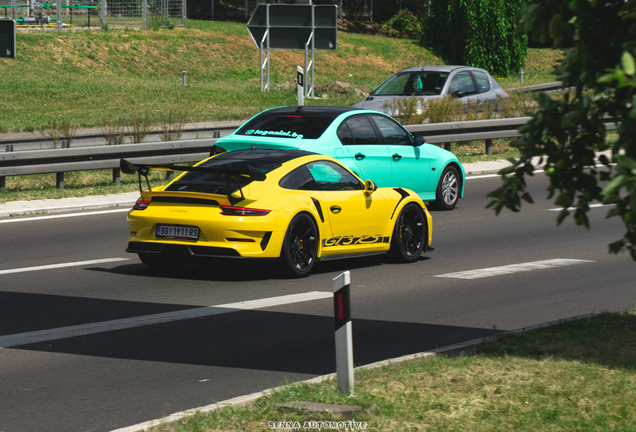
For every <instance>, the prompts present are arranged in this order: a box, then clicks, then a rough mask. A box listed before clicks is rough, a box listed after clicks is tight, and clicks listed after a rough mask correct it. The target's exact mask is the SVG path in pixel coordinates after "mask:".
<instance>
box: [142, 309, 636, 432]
mask: <svg viewBox="0 0 636 432" xmlns="http://www.w3.org/2000/svg"><path fill="white" fill-rule="evenodd" d="M634 340H636V315H634V314H633V313H627V312H623V313H614V312H612V313H610V312H605V313H602V314H600V315H599V316H595V317H591V318H586V319H580V320H575V321H568V322H561V323H558V324H555V325H552V326H549V327H545V328H542V329H538V330H534V331H530V332H525V333H519V334H514V333H508V334H496V335H494V336H493V337H492V338H490V339H488V340H486V341H485V342H482V343H481V344H480V345H478V346H476V347H474V348H472V349H468V350H465V351H464V352H462V353H460V354H454V355H449V356H444V355H440V356H434V357H424V358H422V359H420V360H417V361H408V362H403V363H399V364H391V365H387V366H382V367H379V368H374V369H358V370H356V371H355V391H354V393H355V395H354V396H353V397H348V395H344V394H341V393H339V392H338V391H337V385H336V383H335V382H334V380H331V381H326V382H322V383H319V384H306V383H300V384H293V385H290V386H288V387H285V388H283V389H281V390H277V391H275V392H274V393H273V394H272V395H271V396H266V397H263V398H261V399H259V400H258V401H256V402H255V403H254V404H252V405H249V406H247V407H227V408H223V409H220V410H217V411H213V412H210V413H206V414H202V413H199V414H197V415H195V416H192V417H188V418H186V419H184V420H181V421H178V422H175V423H172V424H163V425H161V426H158V427H156V428H153V429H151V430H152V431H155V432H157V431H162V432H194V431H268V430H272V428H270V427H269V424H270V423H269V422H280V421H288V422H294V421H296V422H299V424H300V426H301V427H300V428H299V429H297V430H308V429H306V428H303V427H302V426H303V425H304V424H305V422H311V421H346V420H355V421H356V422H360V423H362V424H366V430H370V431H382V432H391V431H471V432H481V431H483V432H497V431H502V432H504V431H505V432H508V431H527V432H542V431H546V432H552V431H599V432H601V431H603V432H604V431H610V430H611V431H625V432H626V431H635V430H636V344H634ZM294 401H312V402H323V403H333V404H343V405H357V406H360V407H362V408H363V409H364V410H367V409H369V408H370V407H371V406H372V405H374V404H375V405H377V407H378V409H377V410H375V411H373V412H372V413H367V412H363V414H359V415H355V416H354V417H353V418H351V419H347V418H342V417H338V416H334V415H330V414H327V413H318V414H315V413H314V414H312V413H308V412H305V411H301V410H297V409H288V408H282V407H280V406H278V404H280V403H284V402H294ZM340 430H344V427H341V428H340Z"/></svg>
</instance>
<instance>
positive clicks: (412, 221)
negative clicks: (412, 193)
mask: <svg viewBox="0 0 636 432" xmlns="http://www.w3.org/2000/svg"><path fill="white" fill-rule="evenodd" d="M427 236H428V235H427V225H426V218H425V217H424V212H423V211H422V209H421V208H420V207H419V206H418V205H416V204H408V205H406V206H405V207H404V208H403V209H402V211H401V212H400V215H399V216H398V218H397V220H396V221H395V227H394V228H393V237H392V238H391V250H390V254H391V257H392V258H393V259H394V260H395V261H398V262H415V261H417V259H418V258H419V257H420V255H421V254H422V251H423V250H424V247H425V244H426V242H427V240H428V239H427Z"/></svg>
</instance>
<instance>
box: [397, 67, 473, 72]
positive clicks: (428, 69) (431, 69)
mask: <svg viewBox="0 0 636 432" xmlns="http://www.w3.org/2000/svg"><path fill="white" fill-rule="evenodd" d="M457 69H469V70H480V71H484V69H481V68H477V67H472V66H459V65H438V66H418V67H413V68H409V69H404V70H401V71H400V72H398V73H401V72H419V71H422V72H447V73H450V72H452V71H454V70H457Z"/></svg>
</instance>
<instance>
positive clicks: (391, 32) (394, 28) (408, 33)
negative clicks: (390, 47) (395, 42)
mask: <svg viewBox="0 0 636 432" xmlns="http://www.w3.org/2000/svg"><path fill="white" fill-rule="evenodd" d="M423 28H424V15H423V13H422V11H418V12H417V13H416V14H414V13H413V12H410V11H409V10H408V9H402V10H401V11H399V12H398V13H397V14H396V15H394V16H392V17H391V18H390V19H389V20H388V21H386V22H384V23H382V33H384V34H385V35H387V36H392V37H399V38H409V39H420V38H421V37H422V30H423Z"/></svg>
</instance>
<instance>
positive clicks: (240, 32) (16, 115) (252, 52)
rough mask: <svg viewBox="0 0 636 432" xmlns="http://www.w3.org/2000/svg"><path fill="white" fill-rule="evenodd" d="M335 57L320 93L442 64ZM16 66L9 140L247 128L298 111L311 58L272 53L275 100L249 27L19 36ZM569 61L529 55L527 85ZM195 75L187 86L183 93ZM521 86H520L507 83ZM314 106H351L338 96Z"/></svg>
mask: <svg viewBox="0 0 636 432" xmlns="http://www.w3.org/2000/svg"><path fill="white" fill-rule="evenodd" d="M338 36H339V39H338V49H337V50H336V51H317V52H316V77H315V80H316V86H321V85H328V84H331V83H333V82H335V81H339V80H344V81H348V82H351V83H353V84H355V85H358V86H361V87H363V88H365V89H367V90H371V89H373V88H375V87H376V86H377V85H378V84H380V83H381V82H382V81H383V80H384V79H386V78H387V77H388V76H390V75H391V74H392V73H394V72H396V71H398V70H400V69H404V68H406V67H412V66H415V65H421V64H442V63H443V62H442V60H441V59H439V58H437V57H435V56H434V55H432V54H431V53H430V52H429V51H427V50H426V49H424V48H422V47H421V46H419V45H417V44H416V43H415V42H414V41H411V40H404V39H393V38H388V37H384V36H381V35H362V34H353V33H346V32H339V35H338ZM16 52H17V58H16V59H0V77H1V79H0V93H1V94H2V98H1V99H0V132H7V131H32V130H34V129H37V128H38V127H41V126H43V125H45V124H46V123H47V122H49V121H50V120H57V121H61V120H63V119H72V120H74V121H76V122H77V123H79V126H80V127H94V126H98V125H99V124H100V122H102V121H103V120H104V119H107V118H109V117H123V118H128V117H130V116H131V115H139V114H142V113H143V114H145V113H148V115H151V116H157V115H158V114H160V113H170V112H173V113H177V112H179V113H185V114H186V115H187V116H188V120H189V121H213V120H236V119H245V118H248V117H249V116H251V115H253V114H256V113H257V112H259V111H261V110H263V109H265V108H269V107H272V106H280V105H291V104H295V103H296V93H295V90H291V89H290V88H289V87H284V86H282V84H284V83H285V82H286V81H289V80H293V79H295V76H296V66H297V65H299V66H303V65H304V51H280V50H273V51H271V69H270V71H271V87H272V91H270V92H269V93H263V92H261V91H260V88H259V85H260V81H259V77H260V75H259V59H260V53H259V50H257V49H256V47H255V46H254V43H253V42H252V40H251V38H250V37H249V35H248V33H247V30H246V28H245V25H244V24H240V23H228V22H208V21H188V28H186V29H184V28H175V29H173V30H168V29H163V30H160V31H152V30H148V31H141V30H110V31H101V32H99V31H97V32H90V31H78V32H73V31H68V32H56V31H45V32H19V33H18V35H17V46H16ZM559 57H560V54H559V53H558V52H556V51H552V50H540V51H539V50H531V51H530V52H529V58H528V65H527V70H526V71H525V75H524V84H528V83H529V84H531V83H536V82H547V81H552V80H554V79H553V77H552V76H550V75H549V74H548V73H547V72H546V71H547V70H549V69H550V67H551V64H553V63H554V61H555V59H557V58H559ZM182 71H187V87H185V88H184V87H183V86H182ZM501 83H502V85H503V86H504V87H514V86H516V85H518V77H510V78H508V79H506V80H501ZM326 96H327V97H326V98H321V99H317V100H311V101H308V102H307V103H308V104H328V105H345V106H346V105H351V104H353V103H355V102H357V101H358V100H360V96H359V95H357V94H355V93H353V92H351V93H348V94H345V95H337V94H335V93H333V94H328V95H326Z"/></svg>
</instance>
